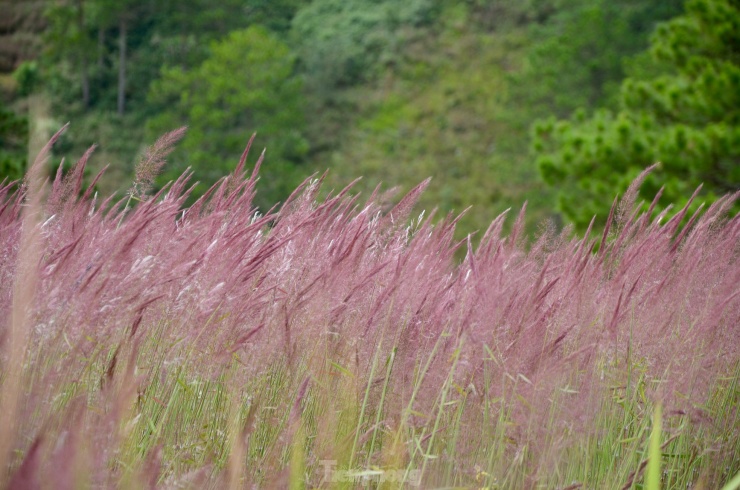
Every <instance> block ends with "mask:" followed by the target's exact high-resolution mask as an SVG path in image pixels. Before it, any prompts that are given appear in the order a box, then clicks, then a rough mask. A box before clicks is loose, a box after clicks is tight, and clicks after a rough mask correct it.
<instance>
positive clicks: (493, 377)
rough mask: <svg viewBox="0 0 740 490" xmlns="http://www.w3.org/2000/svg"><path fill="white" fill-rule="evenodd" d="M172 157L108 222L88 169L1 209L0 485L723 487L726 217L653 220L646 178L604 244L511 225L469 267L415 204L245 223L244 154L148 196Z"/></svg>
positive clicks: (165, 146) (6, 189) (473, 249)
mask: <svg viewBox="0 0 740 490" xmlns="http://www.w3.org/2000/svg"><path fill="white" fill-rule="evenodd" d="M181 134H182V133H181V132H174V133H170V134H168V135H165V136H164V137H163V138H162V139H161V140H160V141H159V142H157V143H156V144H155V145H154V146H153V147H152V149H151V150H150V151H149V152H148V153H147V154H146V156H145V158H144V159H143V160H142V162H141V163H140V164H139V166H138V167H137V168H138V170H139V173H138V175H137V179H136V182H135V183H134V186H133V187H132V190H131V192H130V193H128V194H127V195H126V196H123V197H122V198H121V199H120V200H119V201H117V202H116V201H115V197H113V196H110V197H108V198H106V199H103V200H100V199H98V198H97V196H96V195H95V194H94V191H93V186H90V187H89V188H87V190H85V189H83V187H82V176H83V172H84V166H85V161H86V158H87V157H89V153H88V154H86V155H85V156H84V157H83V158H82V160H81V161H79V162H78V163H77V164H76V165H75V166H74V167H73V168H72V169H71V170H70V172H69V174H68V175H67V176H64V175H62V174H61V171H60V172H59V173H58V174H57V177H56V179H55V180H54V182H53V183H51V184H50V185H49V186H48V187H49V189H48V190H47V191H44V186H42V185H40V184H39V185H36V184H33V182H35V181H36V180H34V177H33V175H37V174H38V173H39V172H41V170H40V169H41V165H42V162H38V163H37V164H36V166H35V167H34V168H33V169H32V170H31V177H30V178H29V179H28V183H27V184H17V183H5V184H3V186H1V188H0V242H2V248H1V249H0V250H1V251H2V252H1V255H0V312H2V314H0V322H2V323H1V324H0V326H1V328H2V337H1V339H2V348H3V356H2V366H3V368H2V376H1V377H0V382H1V383H2V387H1V391H0V396H1V397H2V398H0V403H2V404H3V407H10V408H7V409H6V410H8V411H6V412H3V413H6V414H11V415H12V416H9V415H6V416H5V417H4V418H2V421H1V423H0V425H1V426H0V431H2V432H0V433H2V434H4V435H6V437H4V438H3V446H2V447H4V448H5V450H4V451H3V452H2V454H0V456H1V457H3V458H4V459H3V464H4V472H3V474H2V478H3V480H2V482H3V485H4V486H5V487H8V488H85V487H94V488H101V487H103V488H142V487H151V488H155V487H157V488H160V487H161V488H244V487H252V486H257V487H275V488H284V487H291V488H304V487H320V488H354V487H357V486H362V485H370V486H372V487H378V488H381V487H382V488H399V487H409V486H420V487H422V488H435V487H446V486H467V487H484V488H570V489H575V488H625V489H628V488H651V489H652V488H658V487H660V488H687V487H688V488H718V487H719V486H721V485H723V484H725V483H728V482H730V483H728V485H730V486H731V485H732V484H733V483H732V481H735V480H737V478H735V480H732V479H733V478H734V477H735V475H736V474H737V473H738V471H740V461H739V460H738V457H737V455H738V454H740V435H739V434H740V431H737V430H736V429H737V427H738V425H739V424H740V421H739V420H738V406H739V404H740V387H739V386H738V378H739V377H740V356H739V355H738V354H739V350H740V343H739V342H738V341H737V339H738V338H740V322H739V321H738V320H739V319H740V288H739V284H740V267H738V254H739V253H740V248H739V247H738V237H739V236H740V218H738V217H728V216H726V212H727V210H728V209H729V207H730V206H731V205H732V203H733V202H734V200H735V199H736V198H737V197H738V196H737V194H735V195H732V196H726V197H724V198H722V199H720V200H718V201H717V202H716V203H715V204H713V205H712V206H711V207H710V208H709V209H707V210H706V211H704V212H701V213H697V214H695V215H693V216H690V217H689V216H685V215H686V210H685V209H684V210H682V211H679V212H678V213H677V214H675V215H674V217H672V218H670V219H667V220H666V216H667V212H666V211H662V212H660V213H656V211H655V209H654V207H655V206H654V204H653V206H650V209H649V210H648V211H646V212H641V211H640V209H642V208H641V207H639V206H636V205H635V203H634V196H635V195H636V189H637V187H638V186H639V184H640V180H641V179H642V178H644V175H643V176H641V178H640V179H638V181H636V182H635V184H633V186H632V187H631V188H630V190H629V191H628V192H627V194H626V195H625V197H624V198H623V199H622V200H621V201H615V206H614V208H613V211H612V215H611V217H610V219H609V224H608V225H607V228H606V229H605V230H603V232H602V233H600V236H601V238H600V239H599V240H595V239H592V238H591V237H590V236H591V235H590V234H589V235H587V236H586V237H585V238H571V232H570V230H569V229H566V230H564V231H563V232H562V233H556V232H554V231H553V230H551V229H550V228H548V227H544V228H543V231H542V233H541V234H540V236H538V237H536V239H535V240H533V241H531V242H528V241H527V240H526V238H525V237H523V236H522V230H523V225H524V219H525V218H524V210H522V212H521V213H520V215H519V216H518V217H517V218H516V222H515V225H514V227H513V231H512V233H511V234H510V235H509V236H508V237H502V236H501V230H502V225H503V222H504V219H505V215H501V216H499V217H497V218H496V219H494V220H493V222H492V224H491V226H490V227H489V228H488V230H486V231H485V233H484V234H483V235H482V236H481V237H480V238H479V240H477V241H478V245H477V246H474V241H473V240H472V239H471V238H470V237H469V238H468V239H467V240H464V241H462V242H457V241H455V239H454V229H455V223H456V221H457V219H458V218H457V217H455V216H447V217H443V218H441V219H437V217H436V215H435V213H434V212H431V213H430V214H429V216H427V217H426V218H424V216H423V215H422V216H419V217H418V218H416V217H412V215H411V212H412V209H413V206H414V203H415V201H416V199H417V198H418V197H419V195H420V194H421V193H422V192H423V190H424V187H425V186H426V184H427V181H425V182H423V183H422V184H420V185H419V186H418V187H417V188H415V189H414V190H412V191H411V192H410V193H409V194H408V195H407V196H406V197H405V198H403V199H402V200H401V201H400V202H399V204H398V205H397V206H396V207H395V208H393V209H392V210H390V211H388V212H383V211H382V209H381V207H380V206H379V205H378V204H377V202H378V199H377V195H376V194H373V195H372V196H369V198H368V199H367V200H362V199H361V197H360V196H357V195H352V194H351V185H350V186H348V187H347V188H346V189H343V190H341V191H339V192H337V193H334V194H330V195H329V197H327V198H326V199H325V200H323V201H319V200H318V199H317V196H318V192H319V186H320V185H321V182H322V179H321V178H319V179H310V180H308V181H306V182H304V184H303V185H301V186H300V187H299V188H298V189H297V190H296V191H295V192H294V193H293V195H292V196H291V197H290V198H289V199H288V200H287V201H286V202H285V203H284V204H283V205H281V206H280V207H276V208H275V209H272V210H269V211H266V212H264V214H262V213H259V212H257V210H255V208H254V207H253V205H252V201H253V197H254V193H255V189H256V187H257V183H258V182H257V181H258V179H257V171H258V168H259V163H258V165H257V167H256V168H255V169H254V170H253V171H252V172H251V173H248V172H246V171H245V168H244V163H245V161H246V151H245V155H244V157H243V158H242V160H241V162H240V163H239V164H238V166H237V168H236V169H235V171H234V173H233V174H231V175H229V176H227V177H225V178H224V179H222V180H221V181H220V182H219V183H217V184H216V185H215V186H214V187H213V188H212V189H211V190H210V191H209V192H208V193H207V194H206V196H204V197H203V198H201V199H200V200H198V201H197V202H196V203H195V204H193V205H192V206H189V207H185V204H184V203H185V201H186V198H187V196H188V193H189V188H188V182H189V178H190V173H186V174H185V175H183V176H182V177H181V178H180V179H178V180H177V181H176V182H173V183H172V184H171V185H169V186H168V187H167V188H165V189H163V190H162V191H160V192H159V193H157V194H156V195H154V196H149V195H148V194H147V191H148V189H149V184H150V182H151V178H152V176H153V174H154V173H155V172H156V171H157V169H158V168H159V167H161V165H162V163H163V161H164V158H165V157H166V155H167V153H168V151H169V149H170V147H171V145H172V144H173V143H174V142H175V141H176V140H177V139H178V138H179V137H180V136H181ZM250 143H251V142H250ZM34 172H36V174H34ZM44 192H46V193H47V194H48V195H47V196H46V197H45V198H43V199H42V195H43V194H44ZM656 202H657V199H656ZM656 214H657V215H656ZM654 215H656V216H654ZM458 251H460V252H462V253H464V257H465V258H464V259H463V260H462V261H458V260H456V258H455V257H456V253H457V252H458ZM18 318H20V320H17V319H18ZM19 339H20V340H19Z"/></svg>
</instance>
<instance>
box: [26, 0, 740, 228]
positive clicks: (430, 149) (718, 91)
mask: <svg viewBox="0 0 740 490" xmlns="http://www.w3.org/2000/svg"><path fill="white" fill-rule="evenodd" d="M682 9H683V2H682V0H613V1H606V0H523V1H521V2H508V1H491V0H410V1H408V2H396V1H392V0H343V1H340V0H224V1H221V2H218V3H213V2H209V1H207V0H186V1H185V0H162V1H158V2H151V1H149V0H125V2H119V1H114V0H59V1H55V2H53V3H52V2H49V3H47V9H46V18H47V20H48V29H47V32H46V37H45V45H46V50H45V52H44V54H43V56H42V57H41V59H40V60H38V61H37V62H36V64H35V65H33V64H24V65H22V66H21V69H19V70H18V71H17V73H16V77H15V78H16V81H17V83H16V86H17V87H16V89H15V97H16V98H22V97H23V96H25V95H27V94H28V93H31V92H33V91H36V92H43V93H45V94H47V96H48V97H49V98H50V99H51V101H52V102H53V105H52V111H51V112H52V116H53V117H54V118H56V120H57V121H58V123H59V125H61V124H62V123H63V122H66V121H68V120H70V121H72V122H73V128H72V130H71V131H69V132H68V133H67V135H65V137H64V138H63V140H62V141H61V142H60V145H59V146H58V148H57V150H56V151H57V154H58V156H65V157H66V158H67V160H71V161H74V159H75V158H76V157H78V156H79V155H81V154H82V152H83V151H84V150H85V149H86V147H87V146H89V145H90V144H92V143H98V144H99V145H100V147H101V149H100V150H99V151H98V152H97V153H96V156H95V157H94V158H93V161H92V164H91V173H92V172H94V171H95V170H97V168H99V167H101V166H102V165H104V164H109V163H110V164H111V169H110V170H109V171H108V174H109V175H108V177H106V178H104V179H103V180H102V181H101V182H100V183H99V186H100V187H101V191H103V192H110V191H115V190H123V189H125V188H126V187H127V184H126V182H127V181H129V180H130V176H131V174H132V169H133V162H135V161H136V160H137V155H138V153H140V152H141V151H142V149H143V148H144V147H145V146H146V145H147V144H149V143H151V142H152V141H153V140H154V139H156V137H158V136H159V135H160V134H161V133H162V132H164V131H168V130H171V129H174V128H176V127H179V126H182V125H187V126H189V127H190V130H189V132H188V135H187V136H186V138H185V139H184V140H183V142H182V143H181V144H180V145H179V148H178V149H177V150H176V151H175V152H174V153H173V154H172V155H171V157H170V163H169V164H168V167H167V169H168V170H167V171H166V172H165V174H164V175H163V176H162V178H161V179H160V180H159V181H158V184H159V185H163V184H164V183H165V182H166V181H167V180H169V179H171V178H174V177H176V176H177V175H179V173H180V172H181V171H182V170H184V169H185V168H186V167H188V166H191V167H192V168H193V170H194V173H195V179H196V180H199V181H201V182H202V183H203V185H201V186H199V187H198V188H197V189H196V191H195V193H194V195H195V196H197V195H199V194H200V193H202V192H203V191H204V190H205V189H206V188H207V186H208V185H210V184H212V183H213V182H214V181H215V180H216V179H218V178H219V177H221V176H223V175H224V174H226V173H227V172H228V171H230V170H231V169H232V168H233V167H234V166H235V165H236V162H237V161H238V159H239V156H240V154H241V151H242V150H243V147H244V145H245V144H246V142H247V141H248V139H249V137H250V135H251V133H252V132H256V133H257V134H258V136H257V140H256V148H255V150H257V151H253V152H252V155H251V156H250V160H249V164H250V165H252V164H253V163H254V161H255V160H256V158H257V157H258V155H259V150H261V149H262V148H264V147H266V148H267V153H266V160H265V165H264V166H263V168H262V172H261V175H262V179H261V182H260V185H259V186H258V204H259V205H260V207H262V208H266V207H269V206H271V205H272V204H273V203H275V202H277V201H280V200H283V199H285V197H286V196H287V194H288V193H289V192H290V190H291V189H292V188H293V187H294V186H295V185H296V184H297V183H298V182H299V181H300V180H302V179H304V178H306V177H307V176H309V175H311V174H312V173H315V172H323V170H324V169H326V168H329V169H330V170H331V172H330V174H329V184H330V186H329V187H334V188H337V187H342V186H344V185H345V184H346V183H347V182H349V181H351V180H354V178H356V177H358V176H363V177H364V179H363V180H362V181H361V182H360V183H359V184H358V186H357V188H356V190H358V191H362V192H365V193H369V192H371V191H372V190H373V189H374V188H375V187H376V186H377V184H378V183H380V182H383V183H384V184H385V186H386V188H387V187H390V186H399V187H400V188H401V191H402V192H403V191H405V190H408V189H410V188H411V187H412V186H414V185H415V184H417V183H418V182H419V181H421V180H423V179H424V178H426V177H428V176H432V177H433V180H432V184H431V185H430V187H429V189H428V191H427V192H426V194H425V195H424V196H423V198H422V201H421V207H423V208H426V209H431V208H434V207H437V208H439V211H440V212H441V213H442V214H446V213H448V212H460V211H462V210H463V209H465V208H466V207H468V206H470V205H472V206H473V208H472V209H471V210H470V211H469V212H468V213H467V214H466V216H465V217H464V218H463V219H462V221H461V226H460V228H459V229H460V232H461V233H467V232H472V231H474V230H478V229H481V228H485V227H487V225H488V223H489V222H490V220H491V218H492V217H494V216H495V215H496V214H497V213H499V212H502V211H504V210H505V209H506V208H509V207H514V208H518V207H519V206H521V205H522V204H523V202H524V200H525V199H527V200H528V201H529V206H528V209H529V212H530V223H531V224H532V226H531V228H534V227H535V226H537V223H538V222H539V221H540V220H543V219H547V218H550V219H554V220H555V221H556V224H564V222H563V221H564V220H562V219H561V217H563V216H564V217H565V218H566V219H567V220H575V221H576V222H577V224H578V225H579V226H582V225H583V223H584V222H587V221H588V220H590V218H591V216H592V215H593V214H598V215H599V217H600V219H603V218H604V217H605V216H606V213H607V212H608V209H607V210H606V211H605V208H608V206H609V204H610V203H611V201H612V199H613V197H614V194H616V193H617V192H620V191H621V190H623V189H624V187H625V185H626V183H627V182H629V181H630V180H631V179H632V178H633V177H634V176H635V175H636V174H637V173H638V172H639V171H640V170H641V169H642V168H644V167H645V166H647V165H649V164H650V163H652V160H653V159H661V160H662V161H663V162H664V166H663V167H662V169H661V171H660V172H659V173H658V174H656V176H655V178H653V179H651V180H649V181H648V182H647V184H646V187H645V195H646V196H647V195H649V194H650V193H651V192H654V191H655V190H657V187H656V186H657V185H658V184H659V183H661V184H662V183H666V185H667V186H668V189H667V191H666V194H665V197H666V199H673V200H675V199H678V198H679V197H680V198H682V199H683V198H685V197H686V196H687V195H690V191H691V188H692V187H694V185H695V184H696V182H698V181H699V180H703V181H704V182H708V184H707V186H706V187H708V193H707V196H709V197H710V198H711V196H712V193H714V194H719V193H722V192H726V191H728V190H733V189H736V188H737V175H735V174H736V173H737V167H738V165H737V156H736V153H733V152H734V151H735V150H734V149H733V148H735V146H733V145H736V141H737V139H736V136H733V135H736V133H737V129H736V128H737V123H736V117H737V116H736V114H737V109H736V108H737V96H736V94H737V83H736V81H734V80H735V79H734V78H733V77H735V76H736V73H735V72H734V71H732V70H735V69H736V68H732V67H736V66H737V63H736V58H732V56H736V54H734V55H732V56H731V55H730V54H728V53H737V46H736V45H733V44H732V43H734V42H736V41H734V40H733V39H735V38H733V37H732V35H731V34H728V33H729V32H735V31H737V30H738V29H735V27H737V25H736V23H737V21H736V20H733V19H734V17H733V15H734V14H732V15H730V14H731V13H732V12H736V10H737V4H736V2H735V3H732V2H730V0H702V1H695V2H692V3H690V8H689V11H688V12H687V13H686V15H683V16H680V17H679V15H681V13H682V11H683V10H682ZM728 9H729V10H728ZM699 11H703V12H704V13H703V14H701V13H700V12H699ZM718 12H719V14H718ZM702 16H703V17H702ZM671 18H675V19H676V20H674V21H672V22H671V23H669V24H665V25H664V26H663V27H661V28H660V30H659V31H658V32H657V33H655V34H654V39H655V40H654V42H653V50H652V55H651V54H649V53H648V51H647V49H648V47H649V43H648V39H649V37H650V35H651V33H653V32H654V29H655V27H656V25H658V24H659V23H660V22H663V21H666V20H668V19H671ZM692 19H693V20H692ZM682 26H683V27H682ZM733 29H734V30H733ZM661 46H662V47H661ZM722 46H724V48H722ZM733 46H734V47H733ZM720 48H721V49H725V54H724V55H723V54H719V52H718V51H717V50H721V49H720ZM679 53H683V54H679ZM723 56H724V58H723ZM731 58H732V59H734V61H732V60H731ZM720 60H724V61H722V62H720ZM728 67H729V68H731V69H728ZM32 68H34V69H32ZM733 73H735V74H733ZM625 80H626V81H625ZM733 90H734V92H733ZM733 114H734V116H733ZM733 117H734V118H735V119H733ZM537 120H539V122H538V123H537V124H536V125H535V126H534V127H532V123H533V122H535V121H537ZM619 138H621V139H619ZM682 145H683V146H682ZM532 149H534V153H532ZM610 158H611V159H612V160H610ZM699 160H701V162H702V163H701V164H699V163H697V162H698V161H699ZM536 162H537V163H536ZM594 162H599V163H598V164H596V163H594ZM701 166H704V167H705V168H703V169H702V168H700V167H701ZM668 176H672V177H670V178H669V177H668ZM542 177H545V179H544V180H543V178H542ZM548 184H549V185H548ZM390 204H391V203H389V205H390ZM530 231H533V230H532V229H530Z"/></svg>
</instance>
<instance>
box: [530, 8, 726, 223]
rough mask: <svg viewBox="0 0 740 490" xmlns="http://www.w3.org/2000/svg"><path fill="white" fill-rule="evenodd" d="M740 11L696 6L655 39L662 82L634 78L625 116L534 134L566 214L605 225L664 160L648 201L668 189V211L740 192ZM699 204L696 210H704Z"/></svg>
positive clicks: (626, 90)
mask: <svg viewBox="0 0 740 490" xmlns="http://www.w3.org/2000/svg"><path fill="white" fill-rule="evenodd" d="M739 53H740V4H738V3H737V2H732V1H731V0H691V1H690V2H688V4H687V5H686V13H685V14H684V15H682V16H680V17H677V18H675V19H674V20H672V21H670V22H667V23H665V24H662V25H660V26H659V28H658V29H657V30H656V31H655V34H654V36H653V38H652V42H651V54H652V56H653V59H654V60H655V63H656V64H658V65H660V66H663V67H664V71H663V73H662V74H660V75H655V76H651V77H648V78H647V79H642V80H641V79H627V80H625V81H624V82H623V83H622V85H621V92H620V103H619V110H618V111H617V112H616V113H614V112H612V111H609V110H600V111H598V112H597V113H595V114H594V115H593V116H591V117H586V115H585V113H584V112H580V113H579V114H577V115H576V116H574V117H573V118H571V119H568V120H560V121H558V120H556V119H555V118H550V119H548V120H545V121H541V122H540V123H538V124H537V125H535V127H534V130H533V132H534V142H533V145H534V150H535V152H536V153H537V155H538V158H537V163H538V166H539V168H540V171H541V172H542V175H543V177H544V179H545V180H546V181H547V182H548V183H550V184H552V185H555V186H557V187H558V189H559V208H560V210H561V211H562V212H563V213H564V214H565V215H566V216H567V217H568V218H569V219H570V220H573V221H574V222H575V223H577V224H578V225H579V226H581V227H585V226H586V225H587V224H588V222H589V221H590V220H591V217H592V216H593V215H598V216H599V217H600V218H601V219H602V220H603V219H605V217H606V215H607V214H608V211H609V206H610V203H611V196H614V195H615V194H617V193H619V192H624V190H626V188H627V186H628V185H629V183H630V181H631V180H632V179H633V178H634V177H636V176H637V174H639V173H640V172H641V171H642V170H643V169H644V168H645V167H647V166H649V165H651V164H652V163H654V162H658V161H660V162H662V164H661V166H660V167H659V169H658V170H657V171H656V172H655V173H654V174H653V175H652V176H651V177H650V178H649V180H648V181H647V183H646V184H645V185H644V186H643V189H642V191H643V196H644V197H645V198H647V200H648V201H649V200H652V196H653V195H654V194H655V193H656V192H657V191H658V188H659V187H661V186H664V187H665V191H664V193H663V204H664V205H665V204H667V203H676V204H678V205H680V204H681V203H684V202H686V200H687V199H688V197H689V196H691V194H692V192H693V190H694V189H695V188H696V187H697V186H699V185H700V184H703V185H704V192H703V194H702V199H701V200H700V201H707V202H712V201H713V200H714V199H716V197H717V196H718V195H722V194H725V193H727V192H733V191H736V190H737V189H738V186H740V54H739ZM698 205H699V202H697V203H695V204H694V207H697V206H698Z"/></svg>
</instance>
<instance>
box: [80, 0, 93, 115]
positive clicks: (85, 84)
mask: <svg viewBox="0 0 740 490" xmlns="http://www.w3.org/2000/svg"><path fill="white" fill-rule="evenodd" d="M77 25H78V28H79V29H80V32H85V11H84V10H83V3H82V0H78V1H77ZM80 64H81V65H82V66H81V71H82V105H83V107H84V108H85V109H88V108H89V107H90V77H89V75H88V70H87V43H83V45H82V46H81V47H80Z"/></svg>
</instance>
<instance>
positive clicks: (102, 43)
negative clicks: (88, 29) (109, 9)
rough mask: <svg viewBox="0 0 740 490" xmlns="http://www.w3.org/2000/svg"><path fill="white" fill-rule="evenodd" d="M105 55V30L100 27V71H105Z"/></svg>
mask: <svg viewBox="0 0 740 490" xmlns="http://www.w3.org/2000/svg"><path fill="white" fill-rule="evenodd" d="M104 54H105V30H104V29H103V28H102V27H98V69H99V70H101V71H102V70H103V55H104Z"/></svg>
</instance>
